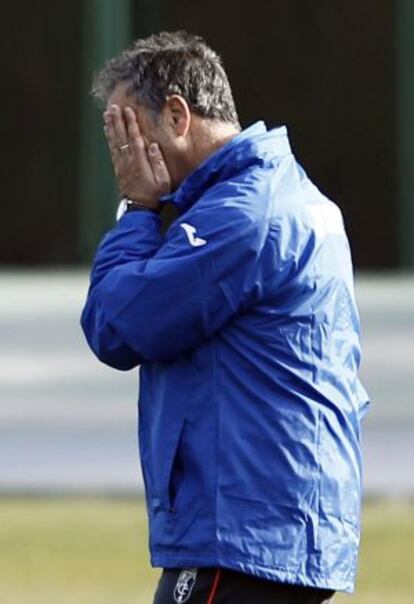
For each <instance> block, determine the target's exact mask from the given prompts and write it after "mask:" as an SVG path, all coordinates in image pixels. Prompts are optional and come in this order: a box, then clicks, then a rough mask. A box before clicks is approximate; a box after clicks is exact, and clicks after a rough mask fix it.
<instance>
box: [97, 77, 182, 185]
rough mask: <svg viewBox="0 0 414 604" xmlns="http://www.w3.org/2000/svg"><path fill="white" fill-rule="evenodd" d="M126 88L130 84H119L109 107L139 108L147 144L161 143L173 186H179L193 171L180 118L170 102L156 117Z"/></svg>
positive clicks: (110, 98)
mask: <svg viewBox="0 0 414 604" xmlns="http://www.w3.org/2000/svg"><path fill="white" fill-rule="evenodd" d="M126 88H127V86H126V84H122V83H121V84H118V86H116V88H115V89H114V90H113V92H112V93H111V94H110V95H109V97H108V101H107V109H108V108H109V107H110V106H111V105H118V106H119V107H120V109H121V111H123V109H124V108H125V107H131V108H132V109H133V110H134V111H135V114H136V116H137V121H138V125H139V128H140V131H141V135H142V137H143V139H144V142H145V144H146V146H147V147H148V145H149V144H150V143H153V142H154V143H158V145H159V147H160V149H161V151H162V153H163V156H164V160H165V163H166V165H167V168H168V171H169V172H170V176H171V181H172V185H173V188H176V187H177V186H178V185H179V184H180V182H181V181H182V180H183V178H185V176H186V174H187V173H188V171H189V170H188V167H187V165H186V164H187V162H186V154H187V152H188V150H187V147H188V144H187V141H186V137H183V133H182V130H181V128H178V129H177V127H176V119H175V118H174V115H173V114H172V112H171V108H170V106H169V104H166V107H165V108H164V110H163V111H162V112H161V113H160V115H159V116H158V118H157V119H154V118H153V116H152V114H151V113H150V111H149V110H148V109H147V108H146V107H144V106H143V105H141V104H139V103H138V102H137V101H136V99H135V97H134V96H132V95H128V94H127V93H126Z"/></svg>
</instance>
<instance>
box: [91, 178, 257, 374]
mask: <svg viewBox="0 0 414 604" xmlns="http://www.w3.org/2000/svg"><path fill="white" fill-rule="evenodd" d="M224 191H225V193H224V194H223V193H222V194H220V192H219V191H215V193H214V196H213V195H211V197H210V198H208V197H206V198H205V199H204V198H203V199H202V200H200V201H199V202H197V204H196V205H195V206H193V208H192V209H191V210H190V211H189V212H187V213H186V214H185V215H183V216H182V217H181V218H179V219H177V220H176V221H175V222H174V223H173V224H172V225H171V227H170V229H169V230H168V233H167V236H166V238H165V240H164V241H163V242H161V239H160V236H159V224H157V222H156V221H157V220H159V217H158V216H156V215H155V214H152V215H151V216H150V215H149V214H150V213H149V212H134V213H131V214H129V215H128V214H127V215H125V216H124V217H123V218H122V219H121V221H120V222H119V224H118V226H117V228H115V229H114V230H113V231H111V232H110V233H109V234H108V235H107V236H106V238H105V239H104V240H103V242H102V244H101V246H100V248H99V249H98V252H97V255H96V258H95V262H94V266H93V269H92V276H91V286H90V289H89V293H88V299H87V302H86V305H85V308H84V311H83V314H82V320H81V322H82V327H83V329H84V332H85V335H86V337H87V339H88V342H89V344H90V346H91V348H92V349H93V350H94V352H95V354H96V355H97V356H98V357H99V358H100V359H101V360H102V361H103V362H104V363H107V364H109V365H111V366H113V367H116V368H119V369H128V368H131V367H133V366H135V365H138V364H139V363H140V362H142V361H167V360H172V359H175V358H176V357H178V356H179V355H181V354H183V353H185V352H186V351H189V350H191V349H193V348H195V347H197V346H200V345H201V344H202V343H203V342H204V341H205V340H206V339H208V338H209V337H210V336H211V335H212V334H214V333H215V332H216V331H217V330H219V329H220V328H221V327H222V326H223V325H224V324H225V323H226V322H227V321H229V320H230V319H231V318H232V317H233V316H234V315H236V314H237V312H239V310H240V309H241V308H242V306H243V304H244V303H245V302H246V300H247V298H248V296H249V294H251V293H252V291H253V290H254V289H255V288H256V289H257V288H259V289H260V283H261V280H262V277H263V276H262V271H263V266H262V265H263V262H262V256H263V250H264V248H265V242H266V235H267V230H268V227H267V225H266V220H265V219H264V218H263V217H262V218H259V217H258V215H257V212H255V211H253V210H252V209H251V208H252V204H251V203H249V202H248V200H243V199H241V200H238V203H237V204H235V203H234V198H233V199H231V198H226V192H227V193H228V191H227V189H224ZM141 238H142V239H141Z"/></svg>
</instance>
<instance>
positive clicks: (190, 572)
mask: <svg viewBox="0 0 414 604" xmlns="http://www.w3.org/2000/svg"><path fill="white" fill-rule="evenodd" d="M196 578H197V568H187V569H185V570H182V571H181V572H180V574H179V576H178V580H177V583H176V586H175V589H174V602H177V604H183V602H188V600H189V598H190V596H191V592H192V591H193V587H194V584H195V582H196Z"/></svg>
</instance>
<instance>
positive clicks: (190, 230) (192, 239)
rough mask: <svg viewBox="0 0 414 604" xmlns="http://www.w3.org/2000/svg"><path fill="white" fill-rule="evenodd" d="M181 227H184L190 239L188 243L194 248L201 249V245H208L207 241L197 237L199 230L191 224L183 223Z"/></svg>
mask: <svg viewBox="0 0 414 604" xmlns="http://www.w3.org/2000/svg"><path fill="white" fill-rule="evenodd" d="M180 227H183V229H184V231H185V232H186V235H187V237H188V241H189V242H190V243H191V245H192V246H194V247H199V246H200V245H205V244H206V243H207V241H206V240H205V239H202V238H201V237H195V234H196V231H197V229H196V228H195V227H193V226H192V225H191V224H188V223H187V222H182V223H181V224H180Z"/></svg>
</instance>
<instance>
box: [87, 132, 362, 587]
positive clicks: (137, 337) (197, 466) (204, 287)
mask: <svg viewBox="0 0 414 604" xmlns="http://www.w3.org/2000/svg"><path fill="white" fill-rule="evenodd" d="M162 201H163V202H165V203H167V202H169V203H173V204H175V205H176V206H177V208H178V210H179V217H178V218H177V219H176V220H175V221H174V222H173V223H172V224H171V226H170V227H169V229H168V231H167V232H166V234H165V235H164V236H163V235H161V233H160V217H159V216H158V214H157V213H155V212H153V211H151V210H148V211H146V210H144V211H137V212H130V213H127V214H125V215H124V216H123V217H122V218H121V220H120V221H119V223H118V224H117V226H116V227H115V228H114V229H113V230H111V231H110V232H109V233H108V234H107V235H106V236H105V238H104V239H103V241H102V243H101V245H100V247H99V249H98V251H97V254H96V257H95V261H94V265H93V269H92V275H91V284H90V289H89V293H88V298H87V302H86V305H85V308H84V311H83V315H82V326H83V329H84V332H85V335H86V337H87V340H88V342H89V345H90V346H91V348H92V350H93V351H94V353H95V354H96V355H97V356H98V358H99V359H101V361H103V362H104V363H106V364H108V365H110V366H112V367H115V368H117V369H123V370H127V369H131V368H132V367H136V366H138V365H140V392H139V405H138V408H139V445H140V457H141V466H142V472H143V477H144V482H145V489H146V501H147V508H148V516H149V525H150V550H151V562H152V565H153V566H159V567H199V566H221V567H227V568H231V569H235V570H238V571H242V572H246V573H250V574H253V575H257V576H259V577H263V578H266V579H271V580H275V581H281V582H287V583H296V584H303V585H310V586H320V587H325V588H331V589H335V590H345V591H352V590H353V586H354V578H355V570H356V561H357V551H358V542H359V522H360V499H361V456H360V419H361V417H362V415H363V413H364V412H365V409H366V407H367V404H368V401H367V395H366V392H365V390H364V389H363V387H362V386H361V384H360V382H359V380H358V377H357V372H358V366H359V363H360V344H359V335H358V334H359V319H358V313H357V309H356V305H355V299H354V288H353V272H352V263H351V255H350V250H349V245H348V241H347V237H346V235H345V231H344V226H343V221H342V217H341V213H340V211H339V209H338V208H337V206H336V205H335V204H333V203H332V202H331V201H329V200H328V199H327V198H326V197H325V196H324V195H323V194H322V193H321V192H320V191H319V190H318V189H317V188H316V187H315V186H314V185H313V184H312V183H311V182H310V180H309V179H308V178H307V176H306V174H305V173H304V171H303V170H302V169H301V167H300V166H299V165H298V163H297V162H296V161H295V158H294V156H293V155H292V152H291V149H290V146H289V142H288V138H287V134H286V128H284V127H282V128H277V129H274V130H270V131H267V129H266V126H265V125H264V123H263V122H258V123H256V124H254V125H253V126H251V127H250V128H248V129H246V130H244V131H243V132H241V133H240V134H239V135H237V136H236V137H235V138H234V139H233V140H231V141H230V142H228V143H227V144H226V145H225V146H223V147H222V148H221V149H219V150H218V151H217V152H215V153H214V154H213V155H211V156H210V157H209V158H208V159H207V160H206V161H204V162H203V163H202V164H201V165H200V166H199V167H198V168H197V169H196V170H195V171H194V172H193V173H192V174H190V175H189V176H188V177H187V178H186V179H185V181H184V182H183V183H182V184H181V186H180V187H179V188H178V189H177V190H176V191H175V192H174V193H172V194H171V195H169V196H166V197H164V198H162Z"/></svg>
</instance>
